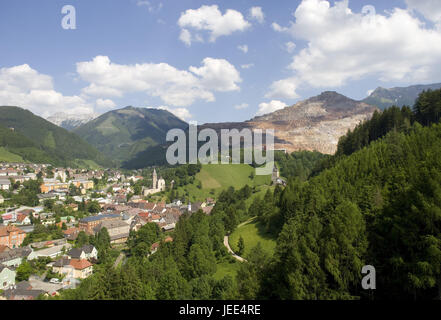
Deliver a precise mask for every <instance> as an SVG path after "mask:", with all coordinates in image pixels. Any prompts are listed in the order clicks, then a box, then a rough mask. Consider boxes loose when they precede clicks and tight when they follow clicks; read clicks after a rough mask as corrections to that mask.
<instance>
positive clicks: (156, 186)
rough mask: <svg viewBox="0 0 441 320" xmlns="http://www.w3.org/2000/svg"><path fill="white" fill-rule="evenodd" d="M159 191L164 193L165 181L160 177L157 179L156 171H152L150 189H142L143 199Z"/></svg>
mask: <svg viewBox="0 0 441 320" xmlns="http://www.w3.org/2000/svg"><path fill="white" fill-rule="evenodd" d="M161 191H165V180H164V179H163V178H162V177H159V179H158V174H157V173H156V169H153V174H152V188H151V189H144V190H143V195H144V197H146V196H148V195H149V194H154V193H158V192H161Z"/></svg>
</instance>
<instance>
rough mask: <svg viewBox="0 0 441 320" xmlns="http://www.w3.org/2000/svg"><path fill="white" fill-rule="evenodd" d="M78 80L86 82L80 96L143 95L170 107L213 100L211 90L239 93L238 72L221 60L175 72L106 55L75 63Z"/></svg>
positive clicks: (207, 60) (163, 67)
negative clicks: (126, 62)
mask: <svg viewBox="0 0 441 320" xmlns="http://www.w3.org/2000/svg"><path fill="white" fill-rule="evenodd" d="M77 72H78V74H79V76H80V78H81V79H82V80H84V81H87V82H89V83H90V84H89V86H87V87H86V88H84V89H83V90H82V91H83V94H85V95H90V96H96V97H99V98H101V99H105V98H109V97H123V96H124V95H125V94H127V93H134V92H144V93H146V94H148V95H150V96H153V97H159V98H161V99H162V101H164V102H165V103H167V104H169V105H172V106H189V105H191V104H193V103H194V102H195V101H196V100H203V101H207V102H210V101H214V100H215V97H214V94H213V92H215V91H221V92H225V91H235V90H239V86H238V85H237V83H239V82H241V81H242V79H241V78H240V74H239V72H238V71H237V70H236V68H235V67H234V66H233V65H232V64H230V63H229V62H228V61H227V60H224V59H214V58H205V59H204V60H203V61H202V66H201V67H199V68H197V67H193V66H191V67H190V68H189V71H187V70H179V69H176V68H175V67H173V66H171V65H169V64H167V63H158V64H154V63H143V64H134V65H120V64H116V63H112V62H111V61H110V59H109V57H107V56H97V57H95V58H94V59H93V60H92V61H85V62H79V63H77Z"/></svg>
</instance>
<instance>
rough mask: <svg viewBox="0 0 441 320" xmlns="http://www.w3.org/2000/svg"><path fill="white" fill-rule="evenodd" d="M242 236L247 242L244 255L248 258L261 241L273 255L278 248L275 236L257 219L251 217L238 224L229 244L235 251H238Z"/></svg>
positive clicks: (269, 253)
mask: <svg viewBox="0 0 441 320" xmlns="http://www.w3.org/2000/svg"><path fill="white" fill-rule="evenodd" d="M240 237H242V239H243V240H244V244H245V249H244V253H243V254H242V257H244V258H246V257H247V255H248V254H249V253H250V251H251V249H252V248H254V247H255V246H256V245H257V243H259V242H260V245H261V246H262V249H263V250H264V251H265V252H266V253H267V254H268V255H269V256H272V255H273V253H274V250H275V248H276V239H275V236H274V235H273V234H271V233H268V232H266V230H265V228H264V227H263V226H262V224H261V223H259V221H257V220H256V219H250V220H248V221H246V222H244V223H242V224H240V225H238V226H237V228H236V230H234V232H233V233H232V234H231V235H230V237H229V244H230V247H231V249H232V250H233V251H234V252H236V253H237V252H238V246H237V244H238V242H239V238H240Z"/></svg>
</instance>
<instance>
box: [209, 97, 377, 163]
mask: <svg viewBox="0 0 441 320" xmlns="http://www.w3.org/2000/svg"><path fill="white" fill-rule="evenodd" d="M375 110H379V109H378V108H377V107H374V106H371V105H368V104H366V103H364V102H361V101H356V100H352V99H350V98H348V97H345V96H344V95H341V94H339V93H337V92H334V91H326V92H323V93H322V94H320V95H318V96H316V97H312V98H309V99H307V100H304V101H301V102H298V103H297V104H295V105H293V106H290V107H286V108H284V109H281V110H278V111H275V112H273V113H269V114H265V115H263V116H259V117H255V118H253V119H251V120H249V121H246V122H236V123H217V124H205V125H203V126H201V127H200V129H203V128H213V129H215V130H217V131H220V129H234V128H237V129H239V130H241V129H243V128H251V129H274V130H275V139H274V142H275V146H274V147H275V149H286V150H287V151H288V152H293V151H299V150H308V151H314V150H316V151H319V152H322V153H326V154H333V153H335V151H336V150H337V144H338V139H339V138H340V137H341V136H342V135H344V134H346V132H347V131H348V130H349V129H351V130H352V129H353V128H354V127H355V126H356V125H357V124H358V123H360V122H362V121H364V120H367V119H370V117H371V116H372V114H373V113H374V111H375Z"/></svg>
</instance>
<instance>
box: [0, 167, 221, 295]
mask: <svg viewBox="0 0 441 320" xmlns="http://www.w3.org/2000/svg"><path fill="white" fill-rule="evenodd" d="M137 174H139V172H136V171H134V172H132V173H131V174H127V173H126V174H124V173H122V172H121V171H118V170H111V169H107V170H102V169H101V170H86V169H72V168H54V167H52V166H51V165H48V164H29V163H0V212H1V216H0V299H8V300H31V299H36V298H38V297H39V296H56V295H59V291H60V290H63V289H68V288H76V287H77V286H78V285H79V283H80V282H81V280H83V279H85V278H88V277H89V276H90V275H92V274H93V272H94V266H95V265H96V264H97V263H98V262H99V260H100V254H103V253H102V252H100V248H103V249H102V250H103V251H106V252H107V251H108V248H110V249H111V252H112V254H113V255H112V258H114V259H115V265H118V264H120V263H123V262H124V258H125V254H124V251H125V250H126V249H127V242H128V241H129V238H130V235H131V234H132V233H135V232H137V231H138V230H140V229H141V228H142V227H143V226H144V225H145V224H147V223H154V224H156V225H157V226H158V228H159V230H161V233H162V234H161V236H160V237H159V238H160V239H158V241H156V242H154V243H153V244H152V245H151V248H150V250H148V252H147V255H150V254H154V253H155V252H156V251H157V250H158V248H159V246H160V245H161V243H162V242H165V243H166V242H170V241H173V237H172V236H170V233H171V232H172V231H173V230H174V228H175V226H176V223H177V222H178V220H179V218H180V216H181V215H183V214H185V213H190V214H191V213H194V212H197V211H198V210H201V211H202V212H204V213H205V214H207V215H209V214H210V212H211V210H212V209H213V208H214V205H215V200H214V199H211V198H207V199H206V201H203V202H195V203H191V202H188V203H183V201H182V200H180V199H173V201H172V202H170V203H167V201H165V200H161V201H159V200H152V196H153V195H155V194H161V193H164V191H165V190H166V182H165V180H164V179H163V178H162V177H161V176H160V175H158V172H157V171H156V168H155V169H153V173H152V174H151V176H150V177H145V176H142V175H137ZM143 181H148V182H145V183H141V182H143ZM150 181H151V182H150ZM171 184H173V181H172V182H171ZM141 185H142V187H141ZM161 199H164V198H163V197H162V198H161ZM23 203H27V204H29V205H23ZM30 204H32V205H30ZM89 239H92V240H91V241H89ZM102 239H105V240H103V241H104V242H105V244H104V245H103V241H102ZM106 242H107V243H106ZM98 243H99V245H98Z"/></svg>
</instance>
